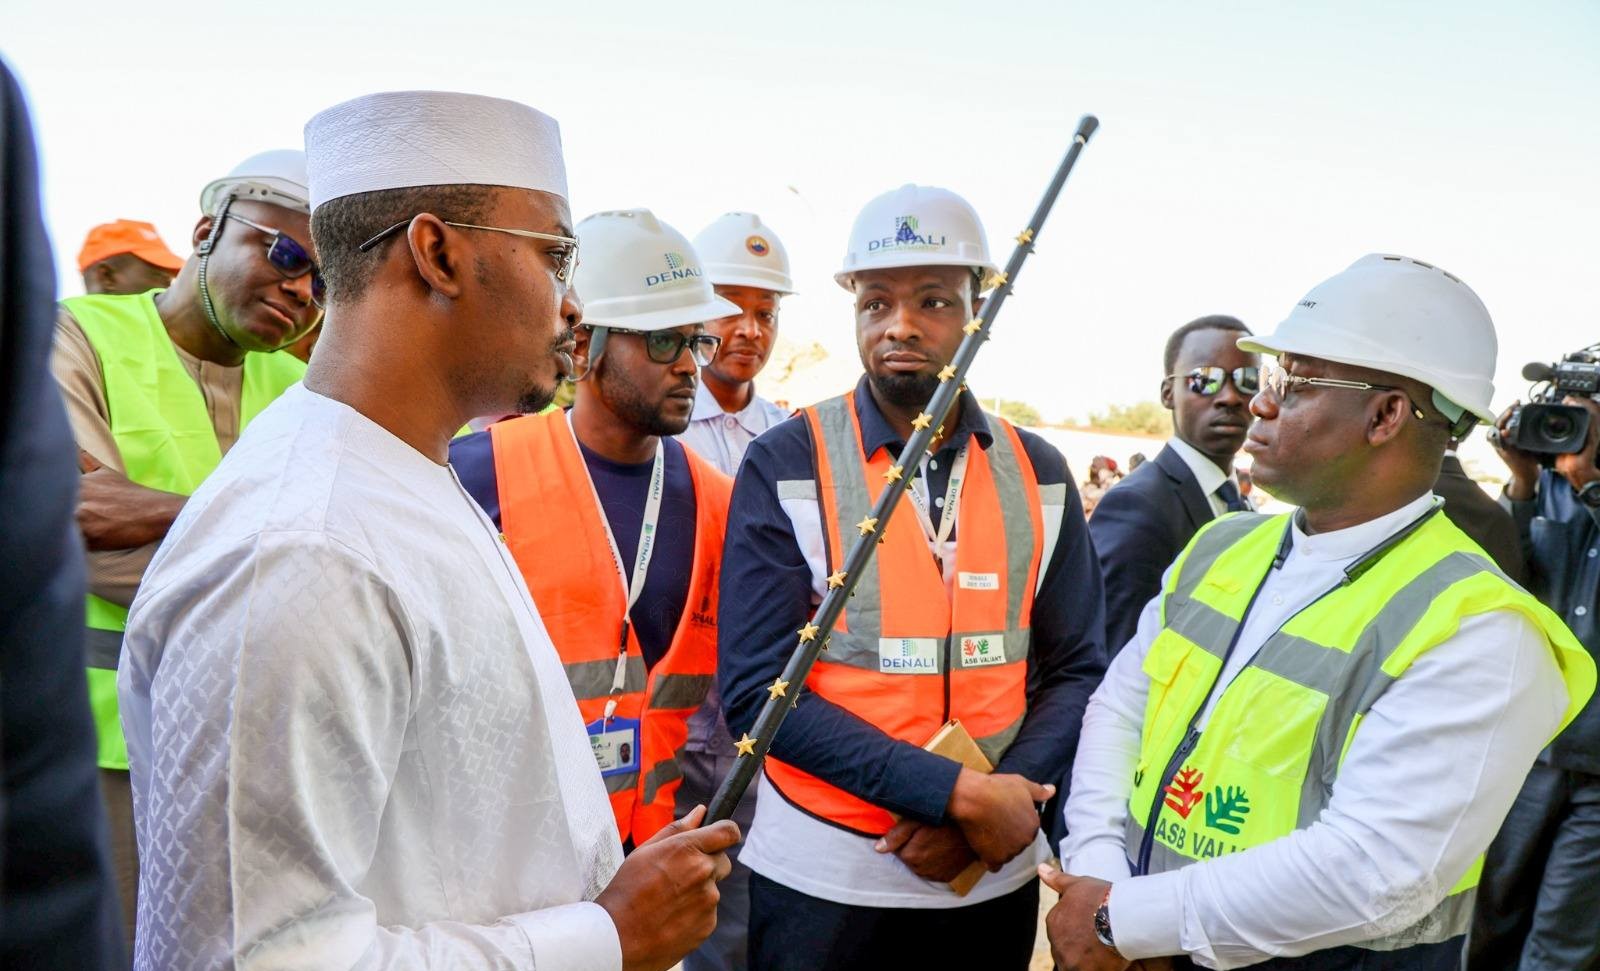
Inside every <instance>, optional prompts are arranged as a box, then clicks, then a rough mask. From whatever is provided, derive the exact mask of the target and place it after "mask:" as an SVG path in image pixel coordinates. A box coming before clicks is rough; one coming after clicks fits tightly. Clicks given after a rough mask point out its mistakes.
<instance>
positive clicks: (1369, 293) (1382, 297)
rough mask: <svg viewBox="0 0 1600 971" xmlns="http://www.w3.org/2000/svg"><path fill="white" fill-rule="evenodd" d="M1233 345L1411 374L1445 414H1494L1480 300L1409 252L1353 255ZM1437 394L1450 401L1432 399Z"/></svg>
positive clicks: (1486, 323)
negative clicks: (1269, 326)
mask: <svg viewBox="0 0 1600 971" xmlns="http://www.w3.org/2000/svg"><path fill="white" fill-rule="evenodd" d="M1239 347H1241V348H1242V349H1244V350H1246V351H1258V352H1263V353H1267V354H1302V355H1305V356H1307V357H1318V358H1322V359H1323V360H1327V361H1336V362H1338V363H1340V364H1350V365H1354V366H1356V367H1367V368H1374V369H1376V370H1379V371H1386V372H1388V373H1390V374H1399V375H1403V376H1405V377H1408V378H1414V379H1415V380H1417V381H1421V382H1422V383H1424V384H1426V385H1427V386H1428V387H1430V388H1432V389H1433V390H1434V392H1435V394H1434V399H1435V401H1434V405H1435V407H1439V408H1441V410H1444V411H1445V416H1446V417H1447V418H1449V419H1451V420H1452V421H1454V420H1455V419H1456V418H1457V417H1458V416H1459V409H1465V410H1466V411H1469V412H1471V413H1472V414H1474V415H1477V416H1478V417H1479V418H1481V419H1483V420H1484V421H1486V422H1489V423H1490V424H1493V423H1494V421H1495V414H1494V412H1493V411H1492V410H1491V409H1490V400H1491V399H1492V398H1493V397H1494V366H1495V356H1496V353H1497V352H1498V349H1499V342H1498V341H1497V340H1496V338H1495V333H1494V321H1493V320H1491V319H1490V318H1489V310H1488V308H1486V307H1485V306H1484V305H1483V301H1482V300H1479V299H1478V295H1477V294H1476V293H1473V292H1472V288H1471V287H1468V286H1467V285H1466V284H1465V283H1462V282H1461V281H1460V280H1459V279H1457V278H1456V277H1454V276H1452V275H1451V274H1449V273H1446V272H1445V271H1444V270H1441V269H1439V268H1438V267H1437V266H1433V265H1431V264H1428V263H1423V262H1421V261H1419V260H1413V259H1410V258H1409V257H1405V256H1389V255H1386V254H1381V253H1374V254H1372V255H1370V256H1363V257H1362V258H1361V259H1359V260H1356V261H1355V262H1354V263H1352V264H1351V265H1350V268H1349V269H1348V270H1345V271H1344V272H1343V273H1340V274H1339V275H1338V276H1335V277H1333V278H1331V279H1328V280H1324V281H1323V282H1322V283H1319V284H1318V285H1317V286H1316V287H1314V288H1313V289H1312V290H1311V292H1310V293H1308V294H1306V296H1305V299H1304V300H1302V301H1300V302H1299V303H1298V304H1296V305H1295V308H1294V310H1293V311H1291V312H1290V314H1289V316H1288V318H1286V319H1285V320H1284V321H1283V323H1281V324H1279V325H1278V329H1277V330H1276V331H1274V332H1273V333H1271V334H1267V335H1265V336H1261V337H1241V338H1239ZM1441 396H1442V397H1444V398H1445V399H1447V402H1448V404H1449V405H1453V406H1454V407H1453V408H1446V407H1445V406H1443V405H1440V403H1439V401H1438V398H1439V397H1441ZM1451 411H1456V412H1457V413H1456V414H1450V412H1451Z"/></svg>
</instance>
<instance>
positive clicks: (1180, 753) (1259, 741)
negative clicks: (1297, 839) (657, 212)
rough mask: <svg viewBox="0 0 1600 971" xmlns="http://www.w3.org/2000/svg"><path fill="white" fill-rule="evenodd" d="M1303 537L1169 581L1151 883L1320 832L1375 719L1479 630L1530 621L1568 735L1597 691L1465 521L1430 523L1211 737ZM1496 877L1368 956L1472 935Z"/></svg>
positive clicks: (1557, 629) (1249, 535) (1238, 700)
mask: <svg viewBox="0 0 1600 971" xmlns="http://www.w3.org/2000/svg"><path fill="white" fill-rule="evenodd" d="M1288 528H1289V517H1288V516H1257V515H1254V514H1250V513H1240V514H1236V515H1231V516H1226V517H1224V518H1222V519H1219V520H1216V521H1214V522H1212V523H1210V524H1208V525H1207V526H1206V527H1205V528H1203V529H1202V530H1201V531H1200V532H1199V533H1198V534H1196V535H1195V537H1194V539H1193V540H1192V541H1191V542H1190V544H1189V546H1188V548H1187V549H1186V550H1185V551H1184V552H1183V553H1182V554H1181V555H1180V556H1179V557H1178V560H1177V563H1176V564H1175V565H1174V567H1173V569H1172V571H1171V573H1170V575H1169V577H1168V579H1167V585H1166V587H1165V589H1164V590H1163V592H1162V602H1161V618H1162V630H1161V632H1160V633H1159V634H1158V635H1157V636H1156V639H1155V641H1154V642H1153V643H1152V644H1151V645H1150V651H1149V654H1148V655H1147V656H1146V657H1145V661H1144V672H1145V674H1147V675H1148V676H1149V678H1150V694H1149V697H1148V700H1147V701H1146V705H1145V713H1144V729H1143V733H1142V736H1141V741H1140V746H1139V759H1138V763H1137V767H1136V768H1135V771H1134V785H1133V792H1132V796H1131V797H1130V799H1129V803H1128V809H1129V812H1128V822H1127V827H1126V833H1125V835H1126V838H1127V843H1126V845H1127V848H1128V853H1129V855H1130V856H1132V857H1133V858H1134V863H1135V865H1136V867H1137V869H1136V870H1135V872H1136V873H1161V872H1164V871H1168V870H1175V869H1178V868H1180V867H1183V866H1187V865H1189V864H1190V863H1192V862H1194V861H1197V860H1207V859H1212V858H1214V857H1217V856H1221V855H1224V854H1227V853H1234V852H1237V851H1239V850H1244V849H1249V848H1250V847H1253V846H1260V845H1262V844H1264V843H1269V842H1271V841H1273V840H1275V839H1278V838H1280V837H1283V836H1287V835H1288V834H1290V833H1292V832H1294V831H1295V830H1297V829H1304V828H1307V827H1309V826H1310V825H1311V824H1312V823H1314V822H1316V820H1317V818H1318V816H1319V815H1321V813H1322V811H1323V810H1324V809H1325V808H1326V807H1327V805H1328V802H1329V800H1330V798H1331V797H1332V794H1333V787H1334V785H1335V784H1336V783H1337V781H1338V777H1339V769H1340V766H1341V765H1342V764H1343V762H1344V758H1345V754H1346V753H1347V752H1348V751H1349V749H1350V743H1351V741H1352V740H1353V739H1354V738H1355V737H1356V735H1357V733H1358V732H1359V731H1360V730H1361V720H1362V718H1363V717H1364V716H1365V715H1366V713H1367V712H1368V711H1369V710H1371V708H1372V706H1373V704H1374V703H1375V702H1376V701H1377V700H1378V699H1379V698H1380V697H1382V695H1383V693H1384V692H1385V691H1386V690H1387V689H1388V688H1389V686H1390V685H1393V684H1394V683H1395V682H1396V681H1398V680H1399V679H1401V678H1403V677H1406V672H1407V670H1408V669H1409V668H1410V667H1411V665H1412V663H1413V662H1414V661H1415V660H1416V659H1417V658H1418V657H1420V656H1421V655H1423V654H1424V653H1426V652H1427V651H1429V650H1431V649H1433V648H1434V647H1436V646H1437V645H1439V644H1440V643H1442V642H1443V641H1445V640H1447V639H1448V638H1450V637H1451V636H1453V635H1454V634H1455V632H1456V630H1457V629H1458V628H1459V626H1460V623H1461V621H1462V619H1463V618H1466V617H1470V616H1473V615H1477V614H1483V613H1488V612H1490V611H1496V610H1514V611H1517V612H1518V613H1521V614H1523V615H1524V616H1526V617H1527V618H1528V619H1529V620H1530V621H1532V622H1533V623H1534V624H1535V625H1537V626H1538V627H1539V628H1540V629H1541V630H1542V631H1543V632H1544V634H1545V637H1547V638H1548V639H1549V642H1550V648H1551V651H1552V653H1553V654H1554V655H1555V659H1556V663H1557V664H1559V665H1560V667H1561V670H1562V673H1563V675H1564V677H1565V678H1566V683H1567V689H1568V691H1569V693H1570V698H1569V704H1568V707H1567V712H1566V716H1565V718H1564V719H1563V720H1562V725H1563V726H1565V724H1566V723H1567V722H1569V721H1571V719H1572V718H1573V717H1574V716H1575V715H1576V714H1577V712H1578V711H1579V709H1581V708H1582V707H1583V704H1584V703H1585V702H1586V701H1587V700H1588V698H1589V696H1590V695H1591V694H1592V693H1593V691H1594V686H1595V667H1594V662H1593V661H1592V660H1591V659H1590V657H1589V655H1588V653H1587V652H1586V651H1584V649H1583V646H1582V645H1581V644H1579V643H1578V641H1577V639H1576V638H1575V637H1573V635H1572V633H1571V632H1570V631H1569V630H1567V628H1566V626H1565V625H1563V624H1562V622H1561V620H1560V619H1559V618H1557V617H1556V615H1555V614H1554V613H1552V612H1551V611H1550V610H1549V609H1548V608H1546V607H1545V606H1544V605H1543V604H1541V603H1539V602H1538V601H1537V600H1535V599H1534V598H1533V597H1532V596H1531V595H1529V594H1528V593H1526V592H1524V591H1523V590H1522V589H1521V588H1520V587H1518V586H1516V585H1515V584H1513V583H1512V582H1511V581H1510V580H1507V579H1506V577H1505V575H1504V574H1502V573H1501V572H1500V571H1499V569H1498V568H1496V567H1495V565H1494V564H1493V562H1492V561H1490V560H1489V559H1488V558H1487V557H1485V556H1484V554H1483V551H1482V550H1481V549H1479V548H1478V546H1477V545H1476V544H1474V543H1473V542H1472V541H1471V540H1470V539H1468V538H1467V537H1466V535H1465V534H1463V533H1462V532H1461V531H1460V530H1459V529H1457V528H1456V527H1455V526H1454V525H1453V524H1452V523H1451V522H1450V520H1449V519H1447V518H1445V517H1444V516H1442V515H1430V516H1429V517H1428V518H1427V519H1426V520H1425V521H1423V522H1422V523H1421V525H1420V526H1418V527H1416V528H1415V529H1414V530H1413V531H1412V532H1410V533H1409V534H1408V535H1405V536H1404V537H1403V538H1400V539H1399V541H1398V542H1396V543H1395V544H1394V545H1393V546H1391V547H1390V548H1389V549H1388V550H1387V551H1386V552H1383V553H1382V554H1381V555H1377V556H1375V557H1369V558H1368V559H1367V560H1366V561H1363V562H1364V568H1359V567H1352V568H1351V569H1350V571H1349V572H1348V573H1347V576H1350V575H1353V578H1352V579H1350V580H1348V581H1347V582H1345V583H1343V584H1341V585H1340V586H1338V587H1335V588H1334V589H1333V590H1330V591H1328V592H1327V593H1326V594H1324V595H1323V596H1322V597H1321V598H1319V599H1318V600H1316V601H1314V602H1313V603H1312V604H1311V605H1310V606H1308V607H1306V608H1305V609H1304V610H1302V611H1300V613H1298V614H1296V615H1295V616H1294V617H1292V618H1290V620H1289V621H1288V622H1286V623H1285V624H1284V625H1283V627H1282V628H1281V629H1279V630H1278V632H1277V633H1275V634H1273V635H1272V637H1270V638H1268V639H1267V641H1266V643H1264V644H1262V645H1261V648H1260V649H1259V650H1258V651H1257V652H1256V654H1255V657H1254V658H1253V659H1252V660H1251V661H1250V662H1249V664H1247V665H1246V666H1245V667H1244V668H1243V669H1242V670H1241V671H1240V672H1239V674H1238V676H1237V677H1236V678H1234V680H1233V681H1232V682H1231V683H1229V684H1228V685H1227V687H1226V688H1225V689H1224V690H1223V692H1222V695H1221V697H1220V698H1219V699H1218V701H1217V703H1216V706H1215V707H1214V708H1213V710H1212V712H1211V717H1210V719H1209V721H1208V722H1207V724H1206V728H1205V731H1204V732H1203V733H1197V732H1196V731H1195V730H1194V728H1193V726H1194V722H1195V719H1196V718H1197V716H1198V715H1199V713H1200V711H1201V706H1202V705H1204V704H1205V701H1206V698H1207V696H1208V695H1209V694H1210V693H1211V690H1212V687H1213V685H1214V684H1215V682H1216V680H1217V678H1218V676H1219V675H1220V674H1221V671H1222V666H1223V656H1224V654H1225V653H1226V652H1227V650H1228V648H1229V646H1230V645H1231V644H1232V643H1233V640H1234V638H1235V637H1236V636H1237V635H1238V632H1239V628H1240V626H1241V624H1242V623H1243V620H1244V617H1245V615H1246V613H1247V612H1248V609H1249V605H1250V603H1251V601H1252V600H1253V599H1254V597H1255V594H1256V592H1257V590H1259V589H1260V587H1261V585H1262V583H1263V582H1264V580H1265V578H1266V575H1267V572H1268V571H1269V570H1270V569H1271V567H1272V564H1273V561H1274V558H1275V557H1276V556H1278V555H1279V552H1278V551H1279V549H1280V547H1281V545H1282V543H1283V541H1284V533H1285V531H1286V530H1287V529H1288ZM1446 744H1447V743H1446ZM1440 751H1441V756H1440V757H1441V758H1448V757H1449V756H1448V754H1446V752H1445V749H1443V748H1441V750H1440ZM1425 797H1426V794H1425V793H1422V794H1419V798H1425ZM1158 798H1159V800H1160V801H1159V802H1157V799H1158ZM1482 869H1483V859H1482V857H1479V858H1478V860H1477V861H1476V862H1475V863H1474V864H1473V865H1472V866H1471V867H1470V868H1469V869H1468V870H1467V872H1466V873H1465V874H1464V875H1462V876H1461V877H1460V879H1459V880H1457V882H1456V884H1455V886H1454V887H1453V888H1452V889H1451V892H1450V894H1449V895H1448V896H1447V897H1446V898H1445V899H1444V901H1443V902H1441V903H1440V904H1439V905H1438V907H1436V908H1435V909H1434V910H1433V911H1432V912H1431V913H1429V914H1428V915H1427V916H1425V917H1424V918H1423V919H1422V920H1421V921H1419V922H1417V923H1416V924H1414V925H1413V926H1412V927H1410V928H1407V929H1406V930H1403V931H1401V932H1399V933H1397V934H1394V935H1391V936H1388V937H1384V938H1379V939H1376V940H1371V941H1366V942H1364V943H1362V944H1361V945H1359V946H1360V947H1362V948H1366V949H1369V950H1379V951H1392V950H1398V949H1401V948H1405V947H1410V946H1412V945H1418V944H1429V943H1437V942H1440V941H1446V940H1449V939H1450V938H1453V937H1456V936H1459V935H1461V934H1463V933H1465V932H1466V929H1467V925H1468V924H1469V922H1470V920H1471V916H1472V902H1473V898H1474V896H1475V894H1476V890H1475V888H1476V887H1477V884H1478V877H1479V874H1480V872H1481V871H1482Z"/></svg>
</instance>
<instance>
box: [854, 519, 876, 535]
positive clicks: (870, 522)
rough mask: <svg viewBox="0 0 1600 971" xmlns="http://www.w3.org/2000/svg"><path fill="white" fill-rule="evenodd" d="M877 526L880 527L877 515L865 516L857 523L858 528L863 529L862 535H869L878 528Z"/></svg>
mask: <svg viewBox="0 0 1600 971" xmlns="http://www.w3.org/2000/svg"><path fill="white" fill-rule="evenodd" d="M877 528H878V520H877V517H875V516H863V517H862V519H861V522H859V523H856V529H859V530H861V535H862V536H865V535H867V534H868V533H870V532H872V531H873V530H874V529H877Z"/></svg>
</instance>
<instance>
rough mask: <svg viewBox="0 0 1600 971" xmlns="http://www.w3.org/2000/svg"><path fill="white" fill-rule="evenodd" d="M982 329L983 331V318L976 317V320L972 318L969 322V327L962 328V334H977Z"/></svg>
mask: <svg viewBox="0 0 1600 971" xmlns="http://www.w3.org/2000/svg"><path fill="white" fill-rule="evenodd" d="M982 329H983V318H982V317H974V318H972V319H971V320H969V321H967V326H965V327H963V328H961V330H962V332H964V333H967V334H976V333H977V332H978V331H980V330H982Z"/></svg>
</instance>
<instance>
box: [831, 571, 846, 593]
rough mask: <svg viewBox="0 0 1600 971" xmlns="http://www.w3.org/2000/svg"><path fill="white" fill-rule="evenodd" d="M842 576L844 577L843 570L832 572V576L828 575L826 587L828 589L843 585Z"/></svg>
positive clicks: (835, 588)
mask: <svg viewBox="0 0 1600 971" xmlns="http://www.w3.org/2000/svg"><path fill="white" fill-rule="evenodd" d="M844 577H845V573H844V571H843V570H839V571H838V572H836V573H834V574H833V575H832V576H830V577H828V589H829V590H837V589H839V588H840V587H842V586H844Z"/></svg>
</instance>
